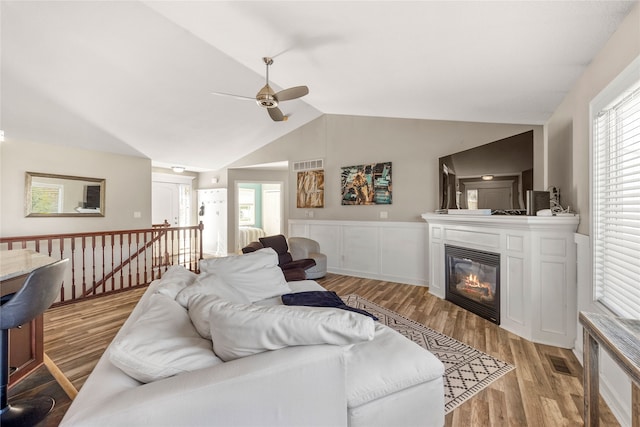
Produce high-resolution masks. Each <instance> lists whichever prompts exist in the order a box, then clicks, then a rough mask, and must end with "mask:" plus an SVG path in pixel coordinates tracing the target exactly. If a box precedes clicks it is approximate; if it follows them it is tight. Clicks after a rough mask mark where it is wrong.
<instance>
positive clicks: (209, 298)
mask: <svg viewBox="0 0 640 427" xmlns="http://www.w3.org/2000/svg"><path fill="white" fill-rule="evenodd" d="M221 302H229V301H226V300H224V299H222V298H220V297H219V296H218V295H215V294H210V295H207V294H196V295H193V296H192V297H190V298H189V317H190V318H191V323H193V326H194V327H195V328H196V331H198V334H200V336H201V337H202V338H206V339H208V340H210V339H211V328H210V326H209V319H210V317H211V310H212V308H215V307H217V305H218V304H220V303H221Z"/></svg>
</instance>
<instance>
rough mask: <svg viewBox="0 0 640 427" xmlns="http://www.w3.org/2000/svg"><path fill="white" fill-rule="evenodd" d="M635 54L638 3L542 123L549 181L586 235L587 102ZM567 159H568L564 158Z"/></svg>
mask: <svg viewBox="0 0 640 427" xmlns="http://www.w3.org/2000/svg"><path fill="white" fill-rule="evenodd" d="M638 55H640V2H638V4H637V5H636V7H635V8H634V9H633V10H632V11H631V12H630V13H629V15H627V17H626V18H625V19H624V21H623V22H622V24H620V26H619V27H618V30H617V31H616V32H615V33H614V34H613V35H612V36H611V38H610V39H609V41H608V42H607V43H606V45H605V46H604V47H603V49H602V50H601V51H600V52H599V53H598V55H596V57H595V58H594V59H593V60H592V61H591V64H590V65H589V67H587V70H586V71H585V72H584V74H583V75H582V76H581V77H580V78H579V79H578V81H577V82H576V84H575V86H574V87H573V88H572V90H571V91H570V92H569V94H567V96H566V97H565V99H564V100H563V101H562V103H561V104H560V106H559V107H558V108H557V109H556V111H555V112H554V113H553V115H552V116H551V118H550V119H549V121H548V122H547V124H546V127H547V133H548V152H549V155H548V162H549V163H548V169H549V183H550V185H556V186H559V187H560V197H561V203H562V204H563V206H565V207H566V205H571V207H572V208H573V209H574V210H576V211H577V212H578V213H579V214H580V226H579V228H578V232H579V233H582V234H589V227H590V222H591V219H590V215H589V129H590V122H589V103H590V102H591V100H592V99H593V98H594V97H595V96H596V95H597V94H598V93H600V91H602V89H604V88H605V87H606V86H607V84H609V82H611V81H612V80H613V79H614V78H615V77H616V76H617V75H618V74H619V73H620V72H621V71H622V70H623V69H624V68H625V67H626V66H627V65H629V64H630V63H631V61H633V60H634V59H635V58H636V57H638ZM568 159H569V161H567V160H568Z"/></svg>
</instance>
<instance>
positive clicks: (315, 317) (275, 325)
mask: <svg viewBox="0 0 640 427" xmlns="http://www.w3.org/2000/svg"><path fill="white" fill-rule="evenodd" d="M210 326H211V339H212V341H213V351H214V352H215V353H216V355H217V356H218V357H219V358H220V359H222V360H224V361H225V362H226V361H229V360H234V359H238V358H240V357H244V356H250V355H252V354H256V353H262V352H264V351H268V350H277V349H280V348H284V347H289V346H297V345H316V344H334V345H347V344H353V343H356V342H361V341H366V340H371V339H373V334H374V329H375V328H374V322H373V320H372V319H371V318H369V317H366V316H363V315H361V314H357V313H353V312H348V311H344V310H339V309H334V308H315V307H288V306H282V305H276V306H262V305H246V304H233V303H230V302H219V303H218V304H217V305H216V306H215V308H213V309H212V310H211V317H210Z"/></svg>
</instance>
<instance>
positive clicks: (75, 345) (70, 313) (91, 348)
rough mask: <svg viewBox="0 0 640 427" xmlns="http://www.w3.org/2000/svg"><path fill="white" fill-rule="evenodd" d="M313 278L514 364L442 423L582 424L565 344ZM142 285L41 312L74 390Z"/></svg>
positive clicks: (382, 289)
mask: <svg viewBox="0 0 640 427" xmlns="http://www.w3.org/2000/svg"><path fill="white" fill-rule="evenodd" d="M318 282H319V283H320V284H321V285H322V286H324V287H325V288H327V289H329V290H332V291H335V292H337V293H338V294H339V295H348V294H358V295H360V296H362V297H364V298H366V299H368V300H370V301H373V302H375V303H377V304H379V305H381V306H384V307H386V308H389V309H391V310H394V311H396V312H398V313H400V314H401V315H403V316H406V317H408V318H410V319H412V320H415V321H417V322H420V323H422V324H424V325H426V326H428V327H430V328H432V329H435V330H437V331H439V332H442V333H444V334H446V335H449V336H451V337H453V338H455V339H457V340H459V341H462V342H464V343H466V344H468V345H471V346H473V347H475V348H477V349H479V350H481V351H484V352H485V353H488V354H491V355H493V356H495V357H498V358H500V359H502V360H504V361H506V362H508V363H511V364H513V365H514V366H515V367H516V369H514V370H513V371H511V372H509V373H508V374H506V375H504V376H503V377H501V378H499V379H498V380H496V381H494V382H493V383H492V384H491V385H490V386H489V387H487V388H485V389H484V390H482V391H481V392H479V393H478V394H476V395H475V396H474V397H473V398H471V399H470V400H468V401H467V402H465V403H464V404H462V405H461V406H460V407H458V408H457V409H456V410H454V411H453V412H452V413H450V414H448V415H447V416H446V425H447V426H474V427H479V426H532V427H533V426H535V427H537V426H549V427H557V426H580V425H583V424H584V423H583V418H582V405H583V403H582V402H583V391H582V367H581V365H580V363H579V362H578V360H577V359H576V358H575V356H574V355H573V353H572V352H571V351H570V350H566V349H561V348H557V347H551V346H546V345H540V344H534V343H532V342H530V341H527V340H524V339H522V338H520V337H518V336H517V335H514V334H511V333H509V332H507V331H505V330H504V329H502V328H500V327H499V326H497V325H495V324H493V323H491V322H489V321H486V320H484V319H482V318H480V317H478V316H476V315H474V314H471V313H469V312H467V311H466V310H464V309H461V308H459V307H457V306H456V305H453V304H451V303H449V302H447V301H443V300H440V299H438V298H436V297H434V296H432V295H430V294H429V293H428V288H426V287H422V286H412V285H404V284H399V283H392V282H384V281H378V280H370V279H361V278H355V277H348V276H339V275H335V274H328V275H327V277H326V278H323V279H319V280H318ZM144 290H145V289H144V288H141V289H136V290H132V291H128V292H123V293H120V294H116V295H113V296H110V297H101V298H96V299H92V300H89V301H85V302H82V303H77V304H73V305H69V306H63V307H58V308H54V309H51V310H49V311H48V312H47V313H46V314H45V352H46V353H47V355H48V356H49V357H50V358H51V359H52V360H53V361H54V362H55V364H56V365H57V366H58V367H59V368H60V369H61V370H62V372H64V374H65V375H66V376H67V378H68V379H69V380H70V381H71V383H72V384H73V385H74V386H75V387H76V388H77V389H80V388H81V387H82V384H83V383H84V381H85V379H86V377H87V376H88V375H89V373H90V372H91V370H92V369H93V367H94V366H95V364H96V363H97V361H98V359H99V357H100V355H101V354H102V353H103V351H104V349H105V348H106V346H107V345H108V344H109V342H110V341H111V339H112V338H113V336H114V335H115V333H116V332H117V331H118V329H119V328H120V326H121V325H122V323H123V322H124V320H125V319H126V317H127V316H128V314H129V312H130V311H131V309H132V308H133V306H134V305H135V303H136V302H137V300H138V298H139V297H140V295H141V294H142V293H143V292H144ZM600 405H601V407H600V408H601V425H603V426H618V425H619V424H618V423H617V421H616V419H615V417H614V416H613V415H612V413H611V411H610V410H609V408H608V407H607V406H606V404H605V403H604V402H603V401H602V399H600ZM394 427H395V426H394Z"/></svg>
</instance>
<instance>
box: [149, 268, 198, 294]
mask: <svg viewBox="0 0 640 427" xmlns="http://www.w3.org/2000/svg"><path fill="white" fill-rule="evenodd" d="M197 277H198V275H197V274H196V273H194V272H193V271H189V270H187V269H186V268H185V267H183V266H182V265H172V266H171V267H169V268H168V269H167V271H165V272H164V274H163V275H162V277H161V278H160V279H158V280H159V281H160V283H159V284H158V286H157V287H156V292H157V293H159V294H164V295H167V296H168V297H170V298H175V297H176V295H177V294H178V293H179V292H180V291H181V290H183V289H184V288H186V287H187V286H189V285H191V284H192V283H193V282H195V280H196V279H197Z"/></svg>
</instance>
